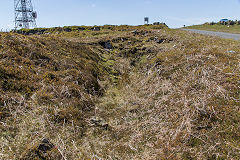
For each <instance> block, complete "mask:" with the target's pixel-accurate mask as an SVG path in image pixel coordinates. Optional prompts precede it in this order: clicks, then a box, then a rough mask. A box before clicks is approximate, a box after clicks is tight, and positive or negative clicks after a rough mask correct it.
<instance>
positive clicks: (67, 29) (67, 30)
mask: <svg viewBox="0 0 240 160" xmlns="http://www.w3.org/2000/svg"><path fill="white" fill-rule="evenodd" d="M63 30H64V31H65V32H72V29H71V28H63Z"/></svg>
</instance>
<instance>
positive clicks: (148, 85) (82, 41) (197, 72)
mask: <svg viewBox="0 0 240 160" xmlns="http://www.w3.org/2000/svg"><path fill="white" fill-rule="evenodd" d="M0 39H1V44H0V45H1V46H0V53H1V54H0V58H1V59H0V64H1V66H0V76H1V91H0V92H1V98H0V100H1V103H0V109H1V110H0V114H1V123H0V128H1V130H2V131H1V133H0V136H1V141H2V143H1V146H0V147H1V151H0V157H1V158H2V159H19V158H22V159H34V158H35V159H44V158H47V159H62V158H63V159H91V158H92V159H94V158H95V159H170V158H171V159H239V158H240V154H239V147H240V146H239V144H240V142H239V139H240V134H239V133H240V128H239V126H240V124H239V120H240V110H239V106H240V103H239V99H240V93H239V80H240V64H239V58H240V57H239V56H240V54H239V53H240V47H239V44H238V42H236V41H231V40H222V39H218V38H213V37H212V38H211V37H207V38H206V37H204V36H201V35H198V34H191V33H188V32H185V31H178V30H170V29H168V28H164V27H159V28H156V27H155V28H152V27H151V26H150V27H149V26H139V27H126V26H125V27H123V26H122V27H119V28H118V27H116V28H114V30H113V29H102V31H88V30H85V31H72V32H64V31H63V32H59V33H52V34H49V35H31V36H23V35H18V34H13V33H12V34H9V33H5V34H1V36H0Z"/></svg>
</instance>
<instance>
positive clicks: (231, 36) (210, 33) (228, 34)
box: [182, 29, 240, 40]
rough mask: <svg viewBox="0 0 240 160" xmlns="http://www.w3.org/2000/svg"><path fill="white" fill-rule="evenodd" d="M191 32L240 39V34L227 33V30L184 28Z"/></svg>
mask: <svg viewBox="0 0 240 160" xmlns="http://www.w3.org/2000/svg"><path fill="white" fill-rule="evenodd" d="M182 30H185V31H189V32H194V33H199V34H203V35H209V36H217V37H221V38H226V39H234V40H240V34H233V33H225V32H214V31H204V30H197V29H182Z"/></svg>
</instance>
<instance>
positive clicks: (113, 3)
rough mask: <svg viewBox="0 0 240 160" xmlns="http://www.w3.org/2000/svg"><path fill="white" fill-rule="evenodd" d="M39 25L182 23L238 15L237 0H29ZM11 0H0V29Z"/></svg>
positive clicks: (8, 20) (10, 17)
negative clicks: (146, 19)
mask: <svg viewBox="0 0 240 160" xmlns="http://www.w3.org/2000/svg"><path fill="white" fill-rule="evenodd" d="M32 1H33V5H34V8H35V10H36V11H37V12H38V19H37V25H38V27H52V26H65V25H104V24H117V25H120V24H129V25H139V24H143V18H144V17H145V16H148V17H149V18H150V22H151V23H152V22H155V21H160V22H165V23H166V24H167V25H169V26H170V27H172V28H176V27H182V26H183V25H192V24H201V23H204V22H210V21H218V20H219V19H221V18H229V19H234V20H235V19H240V0H32ZM13 2H14V0H1V5H0V29H2V28H3V29H12V28H13V27H14V22H13V21H14V14H13V13H14V12H13Z"/></svg>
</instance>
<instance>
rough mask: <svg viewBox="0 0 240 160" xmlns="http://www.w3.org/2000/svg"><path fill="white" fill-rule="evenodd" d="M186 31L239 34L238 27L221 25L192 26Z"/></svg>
mask: <svg viewBox="0 0 240 160" xmlns="http://www.w3.org/2000/svg"><path fill="white" fill-rule="evenodd" d="M185 28H187V29H198V30H205V31H215V32H227V33H236V34H240V25H222V24H214V25H209V24H202V25H193V26H188V27H185Z"/></svg>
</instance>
